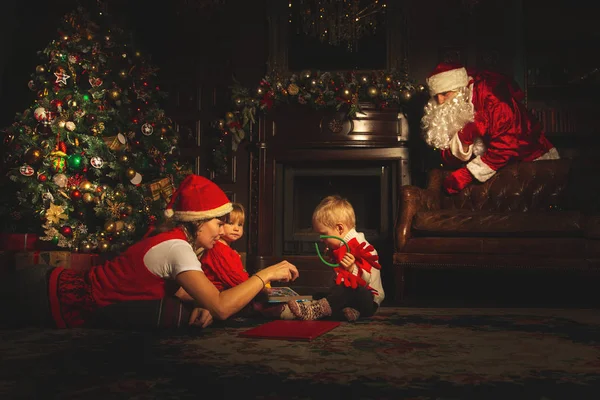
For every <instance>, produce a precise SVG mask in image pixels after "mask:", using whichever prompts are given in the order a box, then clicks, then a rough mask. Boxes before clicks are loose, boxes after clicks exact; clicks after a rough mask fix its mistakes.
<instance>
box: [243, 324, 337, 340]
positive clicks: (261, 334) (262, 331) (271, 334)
mask: <svg viewBox="0 0 600 400" xmlns="http://www.w3.org/2000/svg"><path fill="white" fill-rule="evenodd" d="M339 325H340V322H338V321H298V320H293V321H289V320H282V319H278V320H275V321H271V322H267V323H266V324H262V325H260V326H257V327H255V328H252V329H248V330H247V331H244V332H241V333H240V334H239V335H240V336H242V337H249V338H259V339H281V340H307V341H310V340H313V339H315V338H317V337H319V336H321V335H322V334H324V333H327V332H329V331H330V330H332V329H334V328H337V327H338V326H339Z"/></svg>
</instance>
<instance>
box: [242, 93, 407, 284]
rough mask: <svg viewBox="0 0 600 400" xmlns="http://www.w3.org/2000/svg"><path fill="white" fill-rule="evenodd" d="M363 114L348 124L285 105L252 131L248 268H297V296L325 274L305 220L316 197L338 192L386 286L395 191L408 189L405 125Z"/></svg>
mask: <svg viewBox="0 0 600 400" xmlns="http://www.w3.org/2000/svg"><path fill="white" fill-rule="evenodd" d="M362 111H363V113H362V114H359V115H358V116H357V117H356V118H352V119H348V118H346V116H345V114H344V113H340V112H330V111H324V110H314V109H310V108H308V107H302V106H293V105H288V106H280V107H279V108H278V109H275V110H271V112H270V113H269V114H267V115H266V116H265V117H262V118H261V119H260V120H259V121H258V124H257V126H256V129H254V130H253V132H252V134H251V152H250V177H249V182H250V188H249V189H250V190H249V207H248V208H249V210H248V244H249V246H248V258H247V267H248V269H249V271H256V270H259V269H261V268H264V267H266V266H268V265H271V264H273V263H276V262H279V261H281V260H282V259H286V260H288V261H290V262H292V263H293V264H295V265H296V267H298V269H299V271H300V278H299V279H298V280H297V281H296V282H294V287H295V288H297V289H298V291H299V292H303V293H305V294H313V293H316V292H321V291H325V290H327V289H328V287H329V285H330V284H331V274H332V269H331V268H330V267H328V266H326V265H325V264H323V263H321V262H320V260H319V258H318V256H317V255H316V252H315V248H314V242H315V241H316V240H318V235H317V234H315V233H314V232H312V226H311V222H312V221H311V219H312V213H313V210H314V208H315V206H316V205H317V204H318V202H319V201H320V200H321V199H322V198H323V197H325V196H327V195H330V194H339V195H341V196H343V197H346V198H348V200H349V201H350V202H351V203H352V205H353V207H354V209H355V213H356V218H357V221H356V222H357V227H356V228H357V230H358V231H361V232H363V233H365V236H366V238H367V240H368V241H369V242H371V243H372V244H373V245H374V246H376V248H377V251H378V252H379V256H380V260H381V264H382V266H384V268H383V269H382V277H383V279H384V280H385V281H387V282H389V283H391V282H393V276H390V274H392V273H393V271H392V255H393V251H394V244H393V243H394V241H393V236H394V232H393V227H394V221H395V216H396V212H397V203H398V202H397V198H396V194H397V192H398V187H399V186H401V185H406V184H410V171H409V148H408V124H407V123H406V119H405V118H404V115H403V114H402V113H400V112H399V110H397V109H391V108H390V109H384V110H380V109H375V108H373V107H370V106H369V105H362ZM386 265H387V266H389V267H388V268H386V267H385V266H386ZM386 275H387V276H386ZM384 287H386V284H385V282H384ZM386 291H388V288H386ZM390 293H393V289H391V290H390Z"/></svg>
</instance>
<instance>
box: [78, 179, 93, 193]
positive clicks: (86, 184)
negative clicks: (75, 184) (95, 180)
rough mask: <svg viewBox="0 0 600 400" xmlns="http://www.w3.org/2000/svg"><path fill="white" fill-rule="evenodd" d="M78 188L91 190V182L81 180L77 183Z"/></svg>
mask: <svg viewBox="0 0 600 400" xmlns="http://www.w3.org/2000/svg"><path fill="white" fill-rule="evenodd" d="M79 188H80V189H81V190H86V191H88V190H92V182H90V181H87V180H84V181H81V183H80V184H79Z"/></svg>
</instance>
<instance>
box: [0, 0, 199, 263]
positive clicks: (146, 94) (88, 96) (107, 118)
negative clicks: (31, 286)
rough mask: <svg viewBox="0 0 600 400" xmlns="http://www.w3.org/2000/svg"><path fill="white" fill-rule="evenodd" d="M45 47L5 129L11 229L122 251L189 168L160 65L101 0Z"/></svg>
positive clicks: (61, 244)
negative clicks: (167, 105) (165, 104)
mask: <svg viewBox="0 0 600 400" xmlns="http://www.w3.org/2000/svg"><path fill="white" fill-rule="evenodd" d="M96 6H97V8H96ZM39 55H40V58H41V62H40V63H39V65H37V67H35V72H33V73H32V78H31V80H30V81H29V84H28V87H29V89H30V90H32V91H33V92H34V93H35V94H36V96H35V99H34V100H32V105H31V107H29V108H28V109H26V110H25V111H24V112H23V113H19V114H17V115H16V117H15V122H14V123H13V124H12V125H11V126H10V127H8V128H6V129H5V130H4V132H3V134H4V140H3V155H4V157H3V170H4V171H5V172H6V176H5V177H4V183H3V187H4V190H3V191H2V196H3V197H4V198H3V199H2V200H3V206H2V207H3V208H2V214H3V217H2V222H3V224H4V229H3V231H4V232H17V233H35V234H38V235H39V238H40V239H41V240H43V241H47V242H48V243H49V244H52V245H54V246H55V247H57V248H65V249H69V250H70V251H74V252H96V251H119V250H121V249H123V248H124V247H127V246H128V245H129V244H131V243H133V242H134V241H135V240H137V239H139V238H140V237H141V236H143V235H144V234H145V233H146V231H147V229H148V228H149V226H150V225H152V224H156V223H159V222H160V219H161V218H162V215H163V213H162V211H163V209H164V206H165V204H166V201H168V199H169V197H170V195H171V193H172V190H173V187H174V186H176V185H177V184H178V182H179V181H180V180H181V179H182V178H183V175H184V172H183V171H188V170H189V169H188V168H187V167H186V166H185V165H182V164H180V163H178V162H177V159H178V154H177V153H178V134H177V132H176V131H175V130H174V129H173V124H172V122H171V121H170V120H169V118H168V117H167V116H166V115H165V112H164V111H163V109H161V107H160V101H161V100H162V99H164V97H165V93H163V92H162V91H161V90H160V88H159V87H158V86H157V83H156V82H157V72H158V70H157V68H155V67H154V66H152V65H151V63H150V61H149V59H148V58H147V57H145V56H144V55H143V54H141V53H140V52H139V51H136V47H135V46H134V44H133V40H132V37H131V35H130V34H128V33H127V32H126V31H125V30H124V29H122V28H120V27H118V26H115V25H114V24H113V23H112V22H111V17H110V16H109V15H107V13H106V12H105V10H102V7H101V4H93V5H92V8H90V7H87V8H85V9H84V8H82V7H80V8H78V9H76V10H75V11H73V12H72V13H69V14H68V15H66V16H65V18H64V20H63V21H62V27H61V28H60V29H59V30H58V35H57V38H56V39H55V40H52V41H51V42H50V43H49V44H48V46H47V47H46V48H45V49H44V50H43V51H41V52H39Z"/></svg>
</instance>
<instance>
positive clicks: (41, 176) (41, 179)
mask: <svg viewBox="0 0 600 400" xmlns="http://www.w3.org/2000/svg"><path fill="white" fill-rule="evenodd" d="M47 180H48V177H47V176H46V175H44V174H39V175H38V181H40V182H46V181H47Z"/></svg>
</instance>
